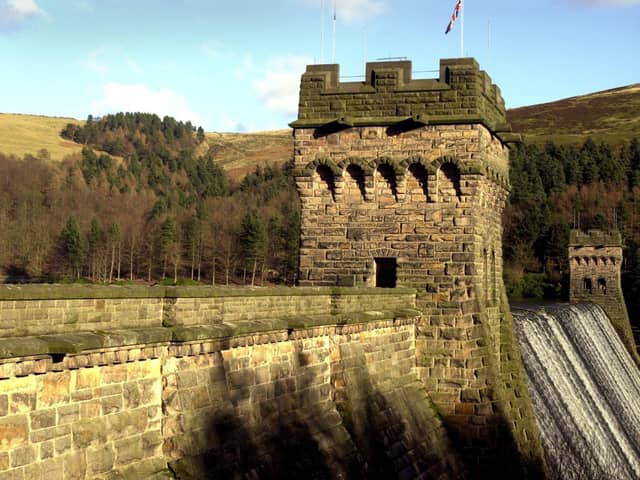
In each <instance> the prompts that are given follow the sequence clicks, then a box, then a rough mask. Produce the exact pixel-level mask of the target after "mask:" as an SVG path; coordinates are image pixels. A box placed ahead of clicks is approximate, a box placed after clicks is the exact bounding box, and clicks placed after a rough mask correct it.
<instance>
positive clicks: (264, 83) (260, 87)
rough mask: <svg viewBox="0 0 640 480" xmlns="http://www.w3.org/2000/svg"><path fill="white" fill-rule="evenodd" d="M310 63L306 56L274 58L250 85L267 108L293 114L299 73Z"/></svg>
mask: <svg viewBox="0 0 640 480" xmlns="http://www.w3.org/2000/svg"><path fill="white" fill-rule="evenodd" d="M310 63H313V59H312V58H311V57H306V56H286V57H278V58H275V59H273V60H272V61H271V62H269V64H268V65H267V67H266V68H265V71H264V72H263V75H262V77H261V78H258V79H257V80H254V81H253V82H251V85H252V87H253V89H254V90H255V92H256V93H257V94H258V98H259V99H260V101H261V102H262V103H264V104H265V105H266V106H267V108H269V109H270V110H273V111H276V112H280V113H284V114H287V115H293V114H295V113H296V112H297V111H298V90H299V88H300V75H302V73H303V72H304V70H305V67H306V65H308V64H310Z"/></svg>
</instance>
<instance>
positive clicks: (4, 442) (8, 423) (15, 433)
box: [0, 415, 29, 451]
mask: <svg viewBox="0 0 640 480" xmlns="http://www.w3.org/2000/svg"><path fill="white" fill-rule="evenodd" d="M28 437H29V423H28V418H27V416H26V415H12V416H9V417H5V418H2V419H0V451H7V450H13V449H15V448H18V447H20V446H23V445H25V444H26V443H27V442H28Z"/></svg>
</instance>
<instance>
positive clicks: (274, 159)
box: [204, 129, 293, 179]
mask: <svg viewBox="0 0 640 480" xmlns="http://www.w3.org/2000/svg"><path fill="white" fill-rule="evenodd" d="M204 143H205V144H206V145H207V146H208V147H209V148H210V149H212V151H213V156H214V158H215V159H216V161H217V162H218V163H219V164H220V166H222V167H223V168H224V169H225V170H226V172H227V173H228V174H229V176H230V177H231V178H235V179H239V178H242V177H244V176H245V175H246V174H247V173H250V172H253V171H254V170H255V167H256V165H262V164H265V163H269V164H278V165H279V164H282V163H284V162H286V161H287V160H289V159H290V158H291V156H292V154H293V139H292V137H291V130H289V129H286V130H273V131H268V132H257V133H207V134H206V138H205V142H204Z"/></svg>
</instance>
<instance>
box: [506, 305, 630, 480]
mask: <svg viewBox="0 0 640 480" xmlns="http://www.w3.org/2000/svg"><path fill="white" fill-rule="evenodd" d="M512 308H513V307H512ZM513 315H514V317H515V322H514V323H515V326H516V333H517V335H518V340H519V343H520V348H521V350H522V358H523V362H524V365H525V370H526V373H527V379H528V384H529V392H530V394H531V397H532V402H533V407H534V411H535V414H536V418H537V421H538V426H539V428H540V432H541V435H542V441H543V444H544V447H545V451H546V454H547V462H548V466H549V469H550V473H551V477H552V478H563V479H572V478H616V479H637V478H640V370H638V368H637V366H636V364H635V363H634V361H633V360H632V358H631V356H630V355H629V353H628V351H627V350H626V348H625V347H624V345H623V344H622V342H621V341H620V339H619V337H618V336H617V335H616V332H615V331H614V329H613V327H612V326H611V323H610V321H609V319H608V318H607V316H606V315H605V313H604V311H603V310H602V309H601V308H600V307H598V306H597V305H594V304H578V305H556V306H552V307H549V306H545V307H515V308H513Z"/></svg>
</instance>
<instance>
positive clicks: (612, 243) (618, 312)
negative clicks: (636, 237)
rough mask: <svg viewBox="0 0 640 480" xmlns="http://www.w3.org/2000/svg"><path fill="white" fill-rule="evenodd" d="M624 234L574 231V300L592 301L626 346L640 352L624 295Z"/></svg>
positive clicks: (571, 240)
mask: <svg viewBox="0 0 640 480" xmlns="http://www.w3.org/2000/svg"><path fill="white" fill-rule="evenodd" d="M621 266H622V236H621V235H620V232H618V231H612V232H603V231H600V230H589V231H588V232H582V231H579V230H572V231H571V233H570V237H569V271H570V288H569V300H570V302H571V303H578V302H593V303H596V304H598V305H600V306H601V307H602V308H603V309H604V311H605V312H606V313H607V316H608V317H609V319H610V320H611V323H612V324H613V326H614V328H615V329H616V332H618V335H619V336H620V338H621V339H622V341H623V342H624V344H625V346H626V347H627V349H628V350H629V351H630V352H631V354H632V355H634V356H635V357H636V360H637V353H636V347H635V341H634V339H633V333H632V331H631V325H630V323H629V315H628V314H627V307H626V305H625V303H624V297H623V295H622V286H621V281H620V269H621Z"/></svg>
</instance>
